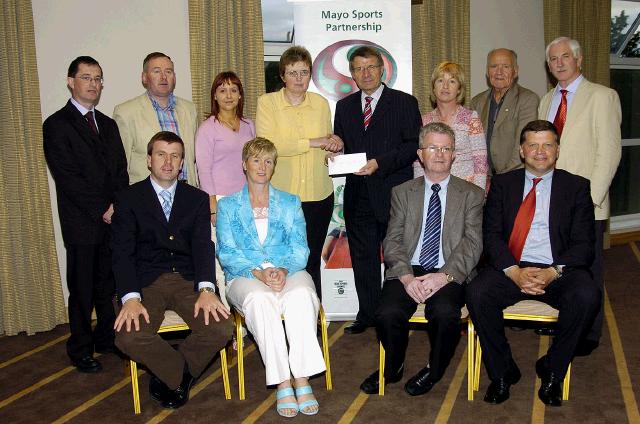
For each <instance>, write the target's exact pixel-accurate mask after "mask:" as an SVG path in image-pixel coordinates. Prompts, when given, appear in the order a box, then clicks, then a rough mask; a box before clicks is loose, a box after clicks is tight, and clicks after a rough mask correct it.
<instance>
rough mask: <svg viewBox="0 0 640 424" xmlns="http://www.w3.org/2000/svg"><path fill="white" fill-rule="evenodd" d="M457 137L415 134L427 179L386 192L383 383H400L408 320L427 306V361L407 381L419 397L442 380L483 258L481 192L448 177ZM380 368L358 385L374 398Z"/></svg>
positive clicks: (445, 130)
mask: <svg viewBox="0 0 640 424" xmlns="http://www.w3.org/2000/svg"><path fill="white" fill-rule="evenodd" d="M454 140H455V134H454V132H453V130H452V129H451V128H450V127H449V126H447V125H446V124H443V123H440V122H432V123H430V124H428V125H426V126H424V127H423V128H422V129H421V130H420V148H419V150H418V156H419V157H420V160H421V162H422V166H423V167H424V177H419V178H416V179H414V180H411V181H407V182H406V183H403V184H400V185H399V186H396V187H394V188H393V190H392V191H391V216H390V218H389V229H388V230H387V236H386V238H385V239H384V260H385V262H386V264H387V265H388V268H387V272H386V280H385V282H384V287H383V288H382V300H381V302H380V307H379V308H378V310H377V312H376V330H377V333H378V339H379V340H380V341H381V342H382V345H383V346H384V348H385V351H386V352H387V353H386V357H385V358H386V362H385V382H386V383H394V382H397V381H399V380H400V379H401V377H402V374H403V370H404V365H403V364H404V357H405V352H406V350H407V344H408V342H409V318H411V316H412V315H413V314H414V313H415V311H416V309H417V307H418V305H419V304H420V303H424V305H425V307H424V314H425V317H426V318H427V319H428V320H429V324H428V331H429V340H430V344H431V352H430V353H429V356H428V362H427V365H426V366H425V367H423V368H422V369H421V370H420V371H419V372H418V373H417V374H416V375H415V376H413V377H412V378H410V379H409V380H408V381H407V383H406V384H405V386H404V387H405V391H406V392H407V393H409V394H410V395H412V396H418V395H422V394H425V393H427V392H428V391H430V390H431V389H432V388H433V386H434V385H435V384H436V383H437V382H438V381H440V379H441V378H442V376H443V375H444V372H445V370H446V369H447V366H448V365H449V362H450V361H451V358H452V357H453V354H454V353H455V349H456V346H457V344H458V340H460V308H462V305H464V287H465V285H466V283H467V282H468V280H470V279H471V277H472V276H473V273H474V272H475V266H476V264H477V262H478V259H480V254H481V253H482V205H483V204H484V190H482V189H481V188H479V187H477V186H476V185H474V184H471V183H468V182H466V181H464V180H461V179H460V178H456V177H454V176H452V175H451V174H450V172H451V164H452V163H453V161H454V160H455V156H456V153H455V141H454ZM378 377H379V374H378V371H375V372H374V373H373V374H371V375H370V376H369V377H368V378H367V379H365V380H364V382H363V383H362V384H361V385H360V388H361V389H362V391H364V392H365V393H369V394H373V393H378V390H379V383H378Z"/></svg>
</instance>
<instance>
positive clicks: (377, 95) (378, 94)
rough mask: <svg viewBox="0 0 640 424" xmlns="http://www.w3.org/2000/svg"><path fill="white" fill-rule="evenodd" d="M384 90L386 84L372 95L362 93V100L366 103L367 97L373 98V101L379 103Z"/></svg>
mask: <svg viewBox="0 0 640 424" xmlns="http://www.w3.org/2000/svg"><path fill="white" fill-rule="evenodd" d="M382 90H384V84H382V83H381V84H380V87H378V88H377V89H376V91H374V92H373V93H371V94H366V93H365V92H364V91H360V93H361V95H360V99H361V100H362V101H363V102H364V101H365V98H366V97H373V100H375V101H376V103H377V102H378V100H380V97H381V96H382Z"/></svg>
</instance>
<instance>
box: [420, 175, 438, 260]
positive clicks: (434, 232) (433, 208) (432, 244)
mask: <svg viewBox="0 0 640 424" xmlns="http://www.w3.org/2000/svg"><path fill="white" fill-rule="evenodd" d="M431 190H432V191H433V194H432V195H431V197H430V198H429V209H428V210H427V218H426V220H425V222H424V233H423V235H422V249H421V250H420V259H419V262H420V265H422V268H424V269H425V270H427V271H428V270H431V269H433V268H435V267H436V265H438V252H439V249H440V217H441V213H442V206H441V204H440V196H438V192H439V191H440V184H433V185H432V186H431Z"/></svg>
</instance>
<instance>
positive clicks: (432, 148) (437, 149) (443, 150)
mask: <svg viewBox="0 0 640 424" xmlns="http://www.w3.org/2000/svg"><path fill="white" fill-rule="evenodd" d="M420 150H428V151H429V153H436V152H440V153H443V154H444V153H451V152H453V147H449V146H444V147H438V146H427V147H420Z"/></svg>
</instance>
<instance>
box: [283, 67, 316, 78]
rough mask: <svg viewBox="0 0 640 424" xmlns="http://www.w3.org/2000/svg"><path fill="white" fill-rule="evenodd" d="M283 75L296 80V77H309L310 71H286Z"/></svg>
mask: <svg viewBox="0 0 640 424" xmlns="http://www.w3.org/2000/svg"><path fill="white" fill-rule="evenodd" d="M285 75H287V76H288V77H291V78H298V77H302V78H304V77H308V76H309V75H311V71H309V70H308V69H303V70H302V71H287V72H285Z"/></svg>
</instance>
